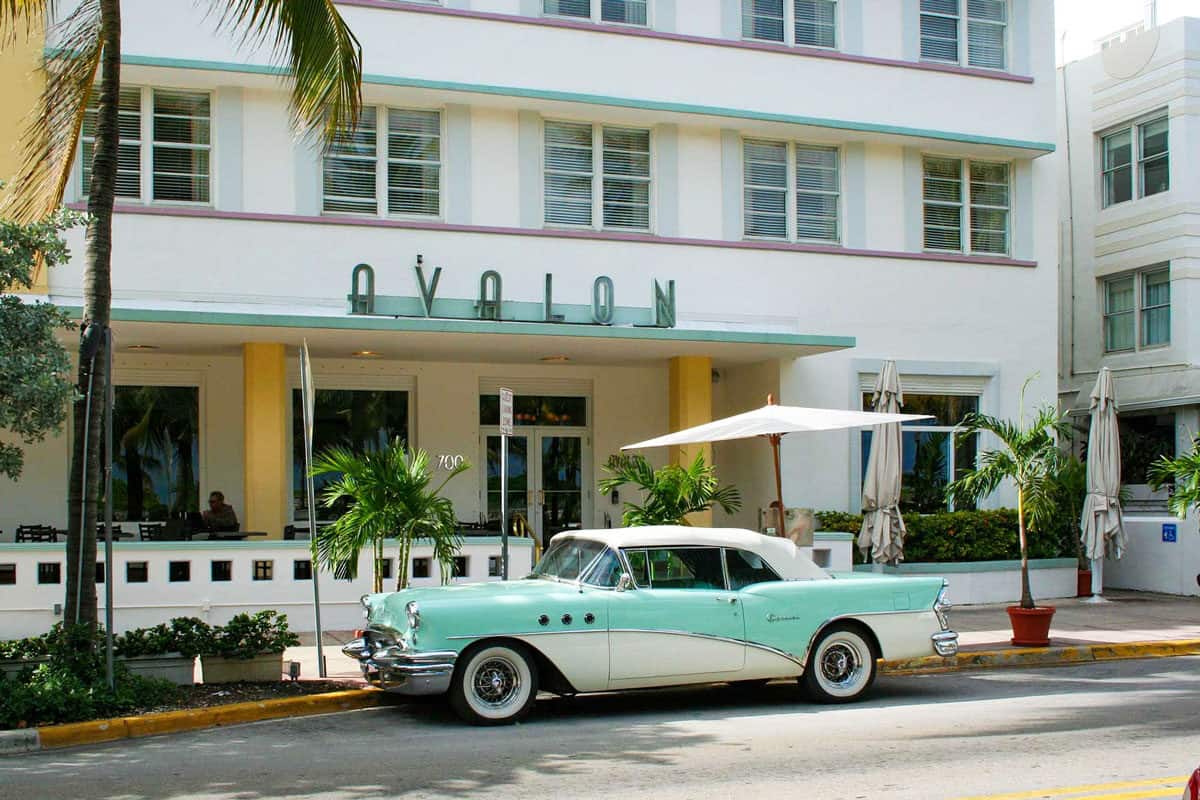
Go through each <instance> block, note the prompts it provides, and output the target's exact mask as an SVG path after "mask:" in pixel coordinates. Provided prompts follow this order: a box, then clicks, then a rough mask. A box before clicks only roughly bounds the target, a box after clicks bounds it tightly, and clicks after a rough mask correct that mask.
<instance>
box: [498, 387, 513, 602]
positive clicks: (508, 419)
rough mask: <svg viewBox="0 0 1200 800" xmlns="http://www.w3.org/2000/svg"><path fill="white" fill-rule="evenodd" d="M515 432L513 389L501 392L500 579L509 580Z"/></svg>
mask: <svg viewBox="0 0 1200 800" xmlns="http://www.w3.org/2000/svg"><path fill="white" fill-rule="evenodd" d="M512 432H513V393H512V389H501V390H500V579H501V580H505V581H506V580H508V437H510V436H512Z"/></svg>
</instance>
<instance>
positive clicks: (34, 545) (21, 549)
mask: <svg viewBox="0 0 1200 800" xmlns="http://www.w3.org/2000/svg"><path fill="white" fill-rule="evenodd" d="M121 524H123V525H128V524H129V523H127V522H126V523H121ZM385 541H386V542H389V543H391V544H395V542H396V540H395V539H386V540H385ZM101 542H103V539H101ZM463 544H464V546H465V545H469V544H474V545H479V544H482V545H488V546H496V547H499V546H500V537H499V536H465V537H463ZM416 545H417V546H425V547H428V546H432V545H433V540H432V539H417V540H416ZM508 546H509V547H533V540H531V539H527V538H525V537H523V536H510V537H509V538H508ZM64 547H66V543H65V542H58V543H54V542H28V543H27V542H22V543H20V544H16V543H13V542H0V553H3V552H15V553H62V552H63V548H64ZM230 549H233V550H238V549H241V550H263V549H267V550H298V551H301V552H303V553H308V552H311V551H310V548H309V542H308V540H307V539H258V540H257V541H256V540H254V539H243V540H240V541H232V542H208V541H200V542H136V541H133V542H128V541H126V542H123V541H119V540H114V541H113V550H114V551H125V552H138V551H148V550H174V551H178V552H181V553H186V552H189V551H192V550H230ZM96 559H97V560H98V561H103V560H104V553H103V551H101V552H99V553H97V555H96Z"/></svg>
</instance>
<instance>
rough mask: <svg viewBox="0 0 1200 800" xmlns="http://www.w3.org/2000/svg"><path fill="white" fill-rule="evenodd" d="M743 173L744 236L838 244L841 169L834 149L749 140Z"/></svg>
mask: <svg viewBox="0 0 1200 800" xmlns="http://www.w3.org/2000/svg"><path fill="white" fill-rule="evenodd" d="M742 169H743V176H744V177H743V191H742V202H743V219H744V222H743V233H744V235H745V236H747V237H749V238H755V239H779V240H785V241H786V240H796V241H821V242H838V241H840V239H841V224H840V216H841V215H840V207H841V170H840V153H839V151H838V149H837V148H836V147H826V146H818V145H807V144H796V143H787V142H771V141H762V140H752V139H747V140H746V141H745V142H744V143H743V146H742Z"/></svg>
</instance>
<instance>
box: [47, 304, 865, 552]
mask: <svg viewBox="0 0 1200 800" xmlns="http://www.w3.org/2000/svg"><path fill="white" fill-rule="evenodd" d="M60 308H62V309H63V310H64V311H66V312H67V313H68V314H74V315H78V314H80V313H82V309H81V308H80V307H79V306H69V305H63V306H60ZM112 319H113V320H114V321H116V322H175V323H185V324H191V325H243V326H247V327H254V328H317V329H334V330H358V331H409V332H417V333H496V334H510V335H518V336H566V337H572V338H579V339H623V340H641V341H661V342H711V343H720V344H767V345H783V346H787V347H818V348H826V349H830V350H833V349H840V348H846V347H854V345H855V338H854V337H853V336H817V335H812V334H803V333H772V332H767V331H763V332H748V331H706V330H689V329H687V328H626V327H618V326H603V325H572V324H566V323H553V322H515V321H514V322H494V321H491V320H462V319H436V318H433V319H426V318H424V317H416V318H413V317H399V318H396V317H367V316H350V315H348V316H344V317H313V316H302V315H298V314H243V313H234V312H223V311H180V310H173V309H141V308H137V309H134V308H114V309H113V310H112ZM471 541H475V540H474V539H471Z"/></svg>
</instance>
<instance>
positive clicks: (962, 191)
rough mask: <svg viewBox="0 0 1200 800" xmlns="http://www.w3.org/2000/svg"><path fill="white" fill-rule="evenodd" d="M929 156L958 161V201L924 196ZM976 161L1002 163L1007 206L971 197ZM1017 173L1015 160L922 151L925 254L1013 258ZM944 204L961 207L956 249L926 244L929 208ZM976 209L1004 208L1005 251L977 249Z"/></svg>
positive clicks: (922, 225) (922, 246) (987, 163)
mask: <svg viewBox="0 0 1200 800" xmlns="http://www.w3.org/2000/svg"><path fill="white" fill-rule="evenodd" d="M928 159H938V160H942V161H957V162H958V165H959V170H958V185H959V199H958V202H957V203H952V202H950V201H947V200H930V199H929V198H927V197H926V196H925V162H926V161H927V160H928ZM974 164H986V165H990V166H995V165H1003V166H1004V169H1005V171H1006V174H1007V178H1008V181H1007V184H1008V206H1007V207H1004V206H995V205H987V204H983V203H974V202H972V200H971V166H972V165H974ZM1014 173H1015V165H1014V163H1013V162H1012V161H1004V160H1000V161H995V160H992V159H986V158H967V157H965V156H950V155H943V154H941V153H922V154H921V252H923V253H961V254H962V255H969V256H984V257H990V258H1012V250H1013V215H1014V214H1015V212H1016V209H1015V208H1014V202H1013V201H1014V197H1013V190H1014V183H1015V181H1014ZM930 205H934V206H943V207H954V206H956V207H957V208H958V209H959V217H958V236H959V239H958V241H959V246H958V247H957V248H942V247H930V246H929V245H927V244H926V243H925V232H926V229H927V227H928V223H927V221H926V214H925V209H926V207H928V206H930ZM975 208H980V209H986V210H1001V209H1002V210H1004V212H1005V225H1004V244H1005V247H1004V250H1003V251H997V250H977V249H976V248H975V236H974V231H973V229H972V225H971V211H972V210H973V209H975Z"/></svg>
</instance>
